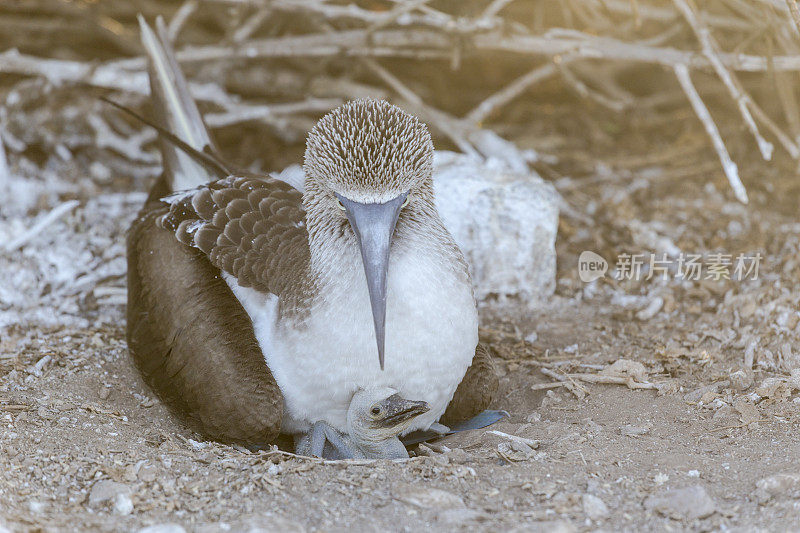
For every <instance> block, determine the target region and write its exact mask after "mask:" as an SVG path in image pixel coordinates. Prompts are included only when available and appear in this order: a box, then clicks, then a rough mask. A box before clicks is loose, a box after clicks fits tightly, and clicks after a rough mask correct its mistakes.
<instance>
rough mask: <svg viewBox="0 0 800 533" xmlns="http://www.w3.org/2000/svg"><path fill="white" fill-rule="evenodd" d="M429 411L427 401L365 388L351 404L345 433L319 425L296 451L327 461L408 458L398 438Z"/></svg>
mask: <svg viewBox="0 0 800 533" xmlns="http://www.w3.org/2000/svg"><path fill="white" fill-rule="evenodd" d="M428 410H429V406H428V404H427V403H426V402H423V401H414V400H408V399H406V398H403V397H402V396H400V395H399V394H398V393H397V391H395V390H394V389H391V388H386V387H381V388H369V389H362V390H359V391H357V392H356V393H355V394H354V395H353V399H352V400H351V401H350V406H349V408H348V410H347V429H346V432H344V433H342V432H339V431H337V430H335V429H333V428H331V427H330V426H329V425H328V424H326V423H325V422H318V423H316V424H315V425H314V426H313V427H312V429H311V431H309V432H308V434H306V435H303V436H302V437H301V438H299V439H298V440H297V446H296V451H297V453H298V454H300V455H316V456H319V457H323V458H325V459H402V458H407V457H408V451H406V448H405V446H404V445H403V443H402V442H401V441H400V438H399V435H400V433H402V431H403V430H404V429H406V428H407V427H408V426H409V424H411V422H412V421H413V420H414V418H416V417H418V416H419V415H421V414H423V413H426V412H427V411H428Z"/></svg>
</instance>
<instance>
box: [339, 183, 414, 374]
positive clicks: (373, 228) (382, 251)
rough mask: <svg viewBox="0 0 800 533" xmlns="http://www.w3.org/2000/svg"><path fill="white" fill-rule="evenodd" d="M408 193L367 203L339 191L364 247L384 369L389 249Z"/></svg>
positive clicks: (379, 358) (350, 220)
mask: <svg viewBox="0 0 800 533" xmlns="http://www.w3.org/2000/svg"><path fill="white" fill-rule="evenodd" d="M406 196H408V193H403V194H401V195H400V196H397V197H396V198H393V199H391V200H389V201H388V202H385V203H382V204H376V203H372V204H365V203H360V202H354V201H353V200H348V199H347V198H345V197H344V196H341V195H339V194H337V195H336V197H337V198H338V199H339V201H340V202H341V203H342V205H343V206H344V210H345V214H346V215H347V220H348V221H349V222H350V226H351V227H352V228H353V232H354V233H355V234H356V238H357V239H358V245H359V247H360V248H361V260H362V262H363V263H364V274H366V278H367V290H368V291H369V302H370V305H371V307H372V320H373V324H374V326H375V340H376V342H377V344H378V360H379V361H380V365H381V370H383V359H384V358H383V355H384V347H385V344H386V279H387V276H388V272H389V250H390V249H391V244H392V234H393V233H394V228H395V225H396V224H397V218H398V217H399V216H400V210H401V209H402V207H403V203H404V202H405V200H406Z"/></svg>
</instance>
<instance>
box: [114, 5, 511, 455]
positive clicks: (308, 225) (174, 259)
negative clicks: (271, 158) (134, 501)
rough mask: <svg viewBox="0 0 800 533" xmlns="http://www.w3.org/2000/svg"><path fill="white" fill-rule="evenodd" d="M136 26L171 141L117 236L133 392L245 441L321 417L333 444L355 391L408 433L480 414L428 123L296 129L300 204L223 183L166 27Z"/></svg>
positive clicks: (271, 189) (473, 351) (244, 182)
mask: <svg viewBox="0 0 800 533" xmlns="http://www.w3.org/2000/svg"><path fill="white" fill-rule="evenodd" d="M140 22H141V28H142V40H143V43H144V44H145V48H146V50H147V55H148V58H149V64H150V68H149V73H150V82H151V93H152V98H153V100H154V107H155V109H156V111H157V113H158V114H159V115H160V118H159V120H158V121H159V122H160V123H161V127H162V128H163V130H167V132H168V133H169V132H171V133H172V135H173V139H172V140H170V139H169V135H167V136H166V138H165V139H163V140H164V141H165V142H163V143H162V152H163V154H164V157H163V160H164V174H163V175H162V176H161V178H160V179H159V180H158V181H157V182H156V184H155V185H154V186H153V188H152V190H151V192H150V195H149V198H148V200H147V202H146V203H145V206H144V207H143V209H142V210H141V212H140V214H139V216H138V217H137V219H136V220H135V221H134V222H133V224H132V226H131V230H130V232H129V237H128V313H127V314H128V344H129V348H130V351H131V353H132V354H133V357H134V360H135V362H136V364H137V366H138V368H139V369H140V371H141V373H142V375H143V377H144V379H145V381H146V382H147V383H148V384H149V385H150V386H151V387H152V388H153V389H154V390H155V391H156V393H157V394H158V395H159V396H160V397H161V398H162V399H163V400H164V401H165V403H167V404H168V405H169V406H170V407H172V408H173V409H174V410H175V411H176V412H178V413H179V414H182V415H183V416H185V417H186V418H187V419H188V420H189V421H190V422H191V423H192V425H193V426H194V427H195V428H196V429H198V430H200V431H201V432H203V433H205V434H206V435H208V436H209V437H211V438H215V439H218V440H223V441H233V442H241V443H244V444H264V443H268V442H272V441H274V439H275V438H276V437H277V435H278V433H279V432H284V433H291V434H301V433H305V432H307V431H309V430H310V428H311V427H312V426H313V425H314V424H315V423H316V422H318V421H325V422H326V423H327V424H329V425H330V426H331V427H333V428H334V429H336V430H338V431H345V430H346V427H347V411H348V406H349V404H350V400H351V398H352V397H353V394H354V392H355V391H357V390H359V389H365V388H376V387H391V388H392V389H394V390H396V391H398V392H399V394H400V395H401V396H403V397H405V398H413V399H414V400H418V401H424V402H426V404H427V405H428V406H429V410H428V411H427V412H425V413H424V414H420V416H417V417H416V418H414V419H413V421H412V422H411V423H410V424H409V426H408V427H407V428H406V432H408V431H412V430H425V429H427V428H429V427H430V426H431V425H432V424H434V423H435V422H436V421H437V420H439V419H440V418H442V417H443V415H444V418H443V420H444V421H445V422H447V421H448V420H450V421H455V420H460V419H465V418H468V417H470V416H472V415H474V414H476V413H478V412H480V411H482V410H483V409H485V408H486V407H487V406H488V404H489V402H490V401H491V397H492V394H493V393H494V392H495V390H496V388H497V377H496V374H495V372H494V368H493V365H492V362H491V359H490V357H489V355H488V352H486V350H484V349H483V347H481V346H480V345H478V317H477V311H476V306H475V301H474V298H473V294H472V287H471V282H470V277H469V273H468V269H467V265H466V263H465V262H464V259H463V256H462V254H461V252H460V250H459V249H458V247H457V246H456V244H455V242H454V241H453V239H452V237H451V236H450V234H449V233H448V232H447V230H446V229H445V227H444V225H443V224H442V221H441V219H440V218H439V215H438V213H437V211H436V207H435V206H434V197H433V183H432V157H433V145H432V142H431V138H430V135H429V133H428V131H427V128H426V127H425V125H424V124H422V123H421V122H420V121H419V120H417V119H416V118H415V117H413V116H411V115H409V114H407V113H405V112H403V111H402V110H400V109H399V108H397V107H395V106H393V105H391V104H388V103H387V102H384V101H379V100H369V99H365V100H356V101H353V102H350V103H348V104H345V105H343V106H341V107H339V108H337V109H335V110H333V111H332V112H331V113H329V114H328V115H326V116H325V117H323V118H322V119H321V120H320V121H319V123H318V124H317V125H316V126H315V127H314V129H313V130H312V131H311V133H310V134H309V136H308V140H307V149H306V153H305V165H304V171H305V177H306V178H305V187H304V191H303V192H302V193H301V192H300V191H298V190H297V189H295V188H293V187H292V186H291V185H288V184H287V183H284V182H282V181H279V180H277V179H274V178H272V177H270V176H266V175H263V176H262V175H258V176H256V175H252V174H249V173H247V172H240V171H234V170H230V167H229V166H227V165H225V164H224V163H222V162H221V159H220V158H219V156H218V155H217V153H216V150H215V148H214V147H213V144H212V141H211V137H210V135H209V134H208V132H207V129H206V128H205V126H204V124H203V121H202V119H201V117H200V114H199V112H198V110H197V108H196V105H195V103H194V102H193V100H192V99H191V97H190V96H189V93H188V90H187V85H186V82H185V80H184V78H183V75H182V73H181V71H180V69H179V67H178V65H177V62H176V61H175V58H174V53H173V52H172V50H171V47H170V45H169V42H168V40H167V39H166V37H165V35H166V33H165V31H164V28H163V23H162V22H161V21H160V20H159V21H158V24H157V31H158V33H159V36H158V37H156V35H155V33H154V32H153V31H152V30H151V29H150V28H149V27H148V26H147V24H146V23H144V21H143V20H141V19H140ZM174 137H177V139H175V138H174ZM176 144H179V145H181V146H176ZM192 149H193V150H192ZM187 153H188V154H189V156H190V157H187ZM209 169H211V170H213V173H212V172H209ZM214 174H216V175H214ZM190 187H194V188H192V189H189V190H183V189H188V188H190ZM448 405H449V408H448Z"/></svg>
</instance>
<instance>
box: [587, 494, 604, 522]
mask: <svg viewBox="0 0 800 533" xmlns="http://www.w3.org/2000/svg"><path fill="white" fill-rule="evenodd" d="M581 503H582V504H583V512H584V513H586V516H588V517H589V518H590V519H592V520H602V519H603V518H605V517H607V516H608V514H609V512H608V507H607V506H606V504H605V502H603V500H601V499H600V498H598V497H597V496H595V495H594V494H584V495H583V497H582V498H581Z"/></svg>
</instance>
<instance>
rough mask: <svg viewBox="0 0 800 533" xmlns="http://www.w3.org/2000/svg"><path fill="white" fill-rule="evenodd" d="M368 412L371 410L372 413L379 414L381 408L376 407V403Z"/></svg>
mask: <svg viewBox="0 0 800 533" xmlns="http://www.w3.org/2000/svg"><path fill="white" fill-rule="evenodd" d="M370 412H371V413H372V414H373V415H379V414H381V408H380V407H378V406H377V405H376V406H375V407H373V408H372V409H370Z"/></svg>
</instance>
